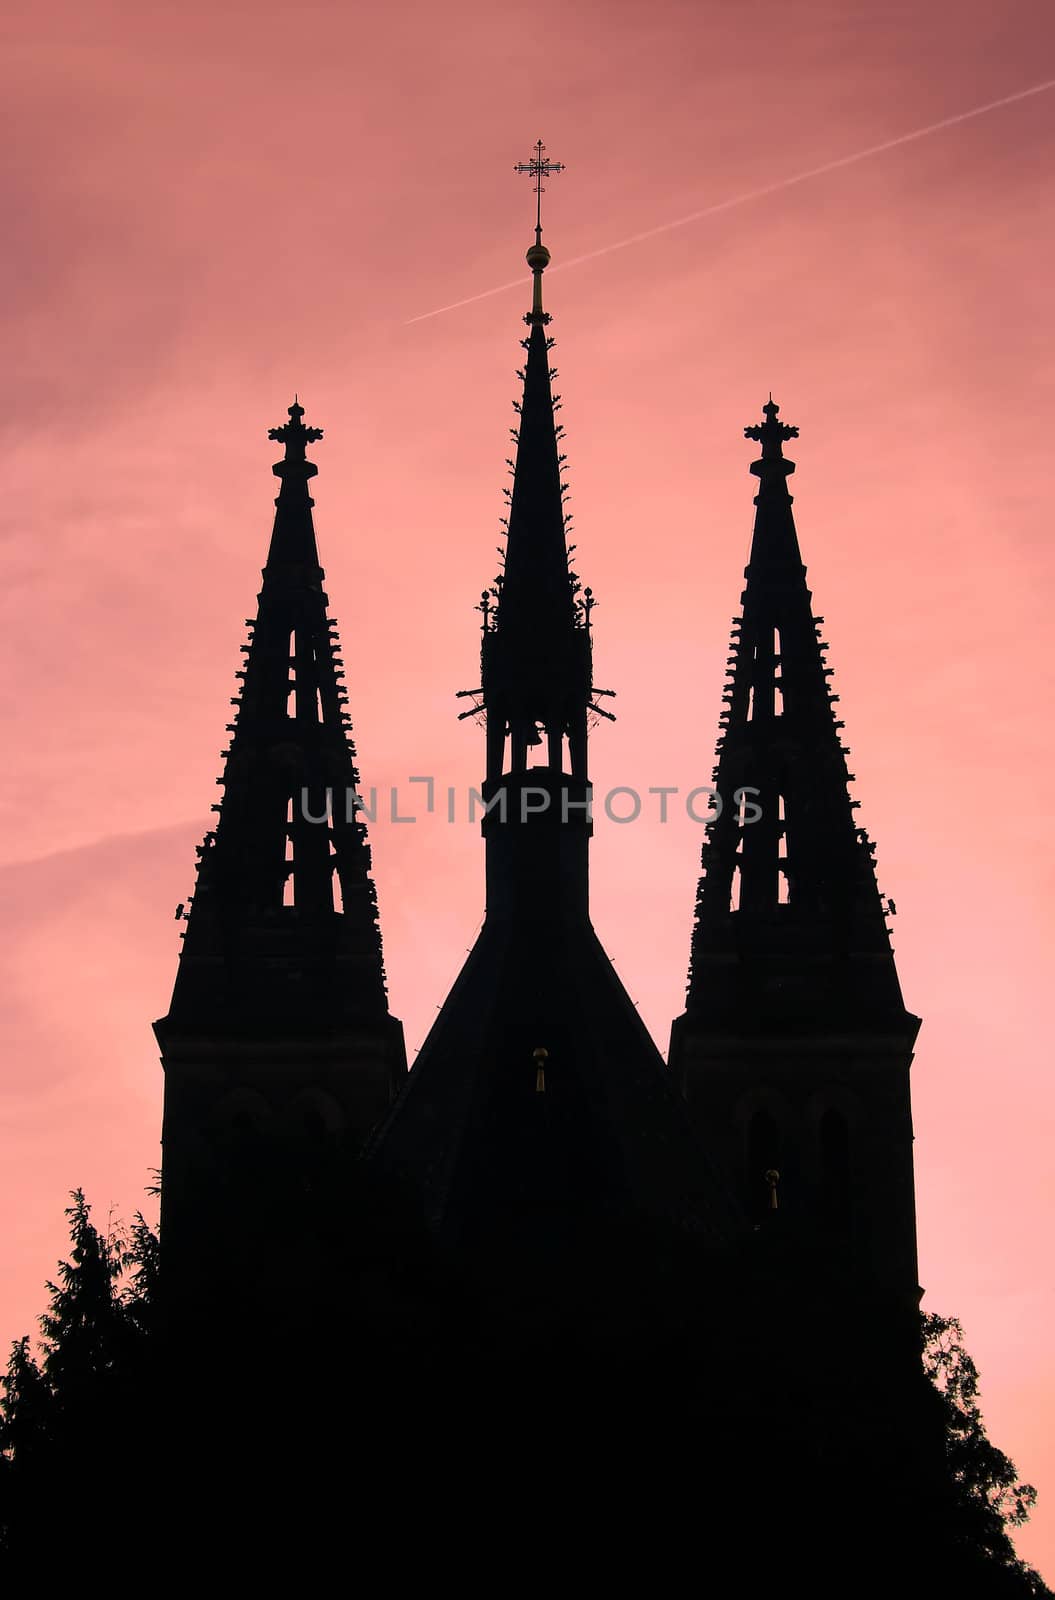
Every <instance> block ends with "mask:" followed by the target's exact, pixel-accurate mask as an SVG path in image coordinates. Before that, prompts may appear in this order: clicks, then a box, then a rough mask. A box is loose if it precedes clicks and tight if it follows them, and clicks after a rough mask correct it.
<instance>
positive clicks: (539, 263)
mask: <svg viewBox="0 0 1055 1600" xmlns="http://www.w3.org/2000/svg"><path fill="white" fill-rule="evenodd" d="M513 171H514V172H526V173H527V174H528V176H529V177H531V178H533V179H534V181H535V243H534V244H533V245H532V246H531V247H530V249H529V250H528V253H527V264H528V266H529V267H530V268H531V273H532V277H533V279H534V294H533V297H532V303H531V310H530V311H529V312H528V314H527V316H526V317H525V318H524V321H525V322H526V323H528V324H529V326H532V327H534V326H535V325H536V324H539V325H542V324H545V323H547V322H548V321H549V314H548V312H545V311H543V309H542V274H543V273H544V272H545V270H546V268H547V267H548V266H549V251H548V250H547V249H546V246H545V245H544V244H543V243H542V194H543V189H544V185H543V182H542V180H543V178H548V177H550V175H551V174H552V173H554V172H563V171H564V162H563V161H550V160H549V159H548V157H547V155H546V146H545V145H544V144H543V143H542V140H541V139H539V140H537V141H536V144H535V153H534V155H533V156H532V157H531V160H530V161H518V162H517V164H516V166H515V167H514V168H513Z"/></svg>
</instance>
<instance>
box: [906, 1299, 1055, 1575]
mask: <svg viewBox="0 0 1055 1600" xmlns="http://www.w3.org/2000/svg"><path fill="white" fill-rule="evenodd" d="M923 1365H924V1371H925V1372H926V1375H927V1377H928V1378H929V1379H930V1382H931V1383H932V1384H933V1386H934V1389H935V1392H936V1393H937V1395H938V1398H939V1403H940V1406H941V1412H942V1422H943V1428H944V1435H945V1460H946V1465H947V1467H948V1472H949V1477H950V1480H951V1488H952V1519H951V1520H952V1535H953V1541H954V1544H955V1546H956V1547H958V1550H959V1551H960V1552H962V1554H963V1555H964V1556H966V1557H969V1558H972V1559H974V1560H977V1559H978V1558H979V1557H980V1558H981V1559H982V1561H983V1563H985V1564H986V1566H988V1567H991V1568H993V1569H995V1573H994V1576H995V1575H996V1574H999V1575H1002V1576H1003V1577H1004V1578H1005V1587H1004V1588H1000V1589H997V1590H996V1591H995V1592H996V1593H997V1594H1001V1595H1002V1594H1005V1593H1006V1594H1007V1595H1009V1596H1017V1595H1022V1596H1045V1595H1050V1594H1051V1590H1050V1589H1048V1587H1047V1586H1046V1585H1045V1583H1044V1581H1043V1579H1042V1578H1041V1577H1040V1574H1039V1573H1037V1572H1035V1571H1034V1570H1033V1568H1032V1567H1030V1566H1029V1565H1028V1564H1027V1563H1026V1562H1025V1561H1021V1560H1020V1559H1019V1558H1018V1557H1017V1556H1016V1554H1015V1547H1014V1545H1013V1543H1012V1541H1011V1535H1010V1532H1009V1529H1011V1528H1019V1527H1021V1526H1022V1524H1023V1523H1025V1522H1026V1521H1028V1519H1029V1514H1030V1512H1031V1511H1032V1509H1033V1506H1034V1504H1035V1502H1036V1498H1037V1491H1036V1489H1034V1487H1033V1485H1032V1484H1029V1483H1020V1482H1019V1481H1018V1473H1017V1472H1016V1470H1015V1464H1014V1462H1013V1461H1011V1460H1010V1459H1009V1458H1008V1457H1007V1456H1006V1455H1005V1454H1004V1452H1003V1451H1002V1450H998V1449H997V1447H996V1445H994V1444H993V1443H992V1442H991V1440H990V1439H989V1437H988V1435H987V1434H986V1431H985V1424H984V1422H983V1420H982V1412H981V1407H980V1405H979V1379H978V1368H977V1367H976V1366H975V1364H974V1362H973V1361H972V1359H971V1357H970V1355H969V1354H968V1352H967V1349H966V1348H965V1346H964V1342H963V1327H962V1326H961V1324H960V1322H959V1319H958V1318H956V1317H940V1316H937V1315H935V1314H933V1313H925V1314H924V1316H923Z"/></svg>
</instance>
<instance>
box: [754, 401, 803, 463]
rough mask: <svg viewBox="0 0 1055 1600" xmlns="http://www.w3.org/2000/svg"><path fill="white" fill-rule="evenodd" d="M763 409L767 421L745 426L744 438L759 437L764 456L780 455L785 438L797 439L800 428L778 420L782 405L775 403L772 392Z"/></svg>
mask: <svg viewBox="0 0 1055 1600" xmlns="http://www.w3.org/2000/svg"><path fill="white" fill-rule="evenodd" d="M762 410H763V412H764V413H765V418H766V420H765V422H756V423H755V425H754V427H753V428H745V429H744V438H745V439H757V440H758V441H759V442H760V443H761V446H762V454H763V456H774V455H776V456H779V455H780V454H781V449H780V446H781V445H782V443H783V442H784V440H785V439H797V438H798V436H799V430H798V428H792V427H791V426H789V424H788V423H786V422H778V421H777V412H778V411H779V410H780V407H779V406H778V405H775V404H774V401H773V396H772V394H770V396H769V400H768V401H767V403H766V404H765V405H764V406H763V407H762Z"/></svg>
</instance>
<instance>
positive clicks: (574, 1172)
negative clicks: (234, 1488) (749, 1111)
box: [368, 225, 734, 1274]
mask: <svg viewBox="0 0 1055 1600" xmlns="http://www.w3.org/2000/svg"><path fill="white" fill-rule="evenodd" d="M549 259H550V257H549V252H548V250H547V249H546V247H545V245H543V244H542V242H541V225H538V226H537V228H536V240H535V243H534V244H533V245H532V246H531V248H530V249H529V250H528V252H527V261H528V265H529V267H530V268H531V271H532V275H533V279H534V294H533V305H532V309H531V311H530V312H528V314H527V315H526V317H525V319H524V320H525V322H526V323H527V325H528V329H529V332H528V336H527V337H526V338H525V339H524V340H523V345H524V348H525V350H526V352H527V360H526V363H525V366H524V369H523V371H522V373H521V374H520V376H522V379H523V398H522V400H521V401H520V402H519V403H517V411H518V413H519V422H518V427H517V428H516V429H514V436H515V442H516V458H515V463H514V464H513V488H512V493H511V497H510V511H509V519H508V537H507V542H506V551H505V563H504V568H503V571H502V573H501V574H500V576H499V577H498V579H497V580H496V582H495V584H494V586H493V587H492V588H491V589H490V590H488V591H485V592H484V594H483V596H482V598H481V605H480V610H481V612H482V618H483V630H482V641H481V643H482V649H481V681H480V689H479V690H478V691H470V692H471V693H472V695H473V697H474V700H475V701H476V702H477V704H478V707H479V715H480V716H481V717H482V718H483V719H484V720H485V722H486V730H487V733H486V752H487V765H486V778H485V781H484V783H483V787H482V800H483V803H484V805H485V806H486V814H485V816H484V818H483V823H482V829H483V835H484V839H485V841H486V897H487V909H486V916H485V920H484V923H483V927H482V929H481V932H480V936H479V938H478V940H477V942H476V945H475V947H474V948H473V949H472V951H471V952H470V955H469V958H468V960H467V961H466V963H465V966H464V968H463V970H462V972H461V974H460V976H459V978H458V980H457V982H456V983H455V985H454V988H453V990H452V991H451V994H450V995H449V997H448V998H447V1001H446V1003H445V1004H444V1005H443V1007H442V1008H441V1010H440V1014H439V1016H438V1017H437V1019H436V1021H435V1023H434V1025H433V1027H432V1029H431V1031H430V1033H429V1036H428V1038H427V1039H426V1041H425V1043H424V1045H423V1046H422V1049H421V1052H420V1054H419V1056H418V1059H417V1061H416V1063H415V1065H414V1067H413V1070H412V1071H411V1073H410V1076H409V1078H408V1080H407V1083H406V1086H405V1089H404V1091H403V1093H402V1095H401V1096H400V1099H399V1101H398V1103H397V1104H396V1105H395V1106H394V1107H393V1109H392V1112H391V1113H390V1115H389V1117H388V1118H387V1120H386V1122H385V1123H384V1125H383V1126H382V1128H381V1129H380V1130H379V1132H378V1133H377V1135H376V1136H375V1137H374V1139H373V1140H372V1141H371V1145H370V1148H369V1151H368V1159H369V1162H370V1165H371V1168H372V1169H373V1170H374V1171H375V1172H377V1173H384V1174H386V1175H388V1176H389V1177H391V1178H394V1179H400V1180H402V1181H403V1182H404V1183H405V1184H406V1185H408V1186H410V1187H412V1188H413V1189H414V1191H415V1193H416V1194H417V1196H418V1197H419V1199H420V1202H421V1205H422V1208H423V1213H424V1218H425V1221H426V1225H427V1226H428V1227H430V1228H431V1229H433V1230H436V1231H438V1232H439V1233H440V1234H442V1236H443V1237H444V1239H445V1241H446V1242H447V1243H448V1244H451V1245H455V1246H462V1245H464V1246H466V1247H470V1248H471V1247H472V1242H473V1241H475V1243H476V1244H477V1245H479V1247H480V1248H485V1249H487V1251H488V1252H489V1259H492V1260H493V1251H494V1247H495V1245H496V1244H497V1243H498V1242H499V1241H500V1244H501V1250H502V1252H503V1254H505V1255H506V1256H508V1255H509V1254H510V1253H511V1252H513V1253H516V1250H517V1247H518V1245H523V1246H525V1247H526V1248H528V1250H529V1251H537V1250H542V1251H543V1252H544V1253H545V1254H547V1255H548V1256H549V1257H550V1258H551V1259H552V1258H554V1257H556V1256H567V1257H568V1258H569V1261H570V1259H572V1258H574V1255H575V1252H576V1250H577V1248H579V1247H581V1245H582V1240H583V1236H584V1230H585V1234H586V1235H587V1236H589V1237H591V1238H592V1237H593V1236H594V1235H595V1233H596V1230H597V1228H598V1227H602V1226H607V1225H610V1226H612V1227H619V1226H620V1225H621V1224H623V1223H625V1222H626V1221H627V1219H628V1218H630V1217H632V1218H634V1219H636V1220H639V1221H640V1220H643V1219H651V1220H653V1221H655V1222H659V1223H665V1224H670V1225H673V1226H684V1227H685V1228H686V1229H688V1230H690V1231H692V1232H693V1233H695V1234H698V1235H701V1236H707V1237H711V1238H715V1239H717V1238H721V1237H724V1236H725V1235H726V1234H727V1233H728V1231H729V1230H730V1228H732V1227H733V1226H734V1221H733V1218H734V1212H733V1209H732V1208H731V1207H730V1205H729V1203H728V1200H727V1198H726V1196H725V1195H724V1193H723V1192H722V1190H721V1187H720V1185H718V1184H717V1183H716V1182H715V1181H714V1179H713V1177H712V1174H711V1171H710V1167H709V1164H708V1161H707V1159H706V1157H705V1156H703V1155H702V1154H701V1152H700V1150H699V1148H698V1146H697V1145H696V1143H695V1141H694V1140H693V1139H692V1136H691V1132H690V1129H689V1126H688V1120H687V1118H686V1116H685V1113H684V1107H683V1106H682V1105H681V1103H680V1101H679V1099H678V1096H677V1094H676V1093H675V1091H674V1088H673V1085H672V1083H671V1081H670V1076H669V1074H668V1072H667V1070H666V1067H665V1066H664V1063H663V1060H662V1058H661V1056H660V1054H659V1052H658V1051H657V1049H656V1047H655V1045H654V1044H653V1042H652V1040H651V1038H650V1036H649V1034H648V1032H647V1030H646V1029H645V1026H644V1024H643V1023H642V1021H641V1018H640V1016H639V1014H638V1011H637V1008H636V1007H635V1005H634V1004H633V1002H632V1000H631V999H630V997H629V996H628V994H627V993H626V990H625V989H624V987H623V985H622V983H621V982H620V980H619V978H618V976H617V974H616V972H615V969H614V968H613V966H612V963H611V961H610V959H609V958H608V956H607V955H606V954H605V952H604V949H603V948H602V946H601V944H600V942H599V940H598V938H597V935H596V933H595V932H594V930H593V926H592V924H591V921H590V915H589V893H588V889H589V880H588V855H589V843H590V837H591V834H592V831H593V828H592V820H591V814H592V795H591V788H590V783H589V777H588V771H587V755H588V740H587V724H588V721H589V719H590V716H591V714H596V713H598V712H599V711H600V708H599V706H598V704H597V696H598V695H599V694H604V693H605V691H600V690H597V689H596V688H595V686H594V683H593V669H592V643H593V639H592V627H591V612H592V608H593V594H592V591H591V590H590V589H589V588H585V589H584V588H583V587H582V586H581V583H580V580H579V578H578V577H577V576H576V574H575V572H574V571H573V570H572V568H571V565H570V562H569V552H568V545H567V537H566V517H565V511H564V499H563V497H564V491H565V488H566V483H565V480H564V476H563V474H564V471H565V465H566V462H565V456H564V452H563V449H562V439H561V434H562V432H563V430H562V428H561V427H560V425H559V424H558V423H557V421H556V417H555V407H556V405H557V404H559V399H556V398H555V397H554V395H553V393H552V389H551V378H552V375H553V374H552V371H551V368H550V349H551V346H552V340H551V339H550V338H549V337H548V336H547V333H546V327H547V324H548V323H549V320H550V317H549V313H548V312H546V311H544V310H543V306H542V275H543V272H544V271H545V268H546V266H547V265H548V262H549ZM602 714H604V713H602ZM532 756H535V757H536V758H538V759H537V764H532V759H531V758H532ZM522 1270H523V1263H522V1262H521V1261H520V1260H519V1258H518V1264H517V1273H518V1274H520V1273H521V1272H522Z"/></svg>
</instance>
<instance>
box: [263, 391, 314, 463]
mask: <svg viewBox="0 0 1055 1600" xmlns="http://www.w3.org/2000/svg"><path fill="white" fill-rule="evenodd" d="M303 415H304V407H303V406H302V405H301V404H300V401H299V400H298V399H297V397H296V395H294V397H293V404H292V405H291V406H290V407H289V417H290V420H289V421H288V422H284V423H283V424H282V426H281V427H280V428H269V429H268V430H267V436H268V438H269V439H277V440H278V442H279V444H284V445H285V447H286V460H287V461H303V460H304V450H305V446H307V445H309V444H314V442H315V440H316V439H321V438H322V429H321V428H306V427H305V426H304V424H303V423H302V422H301V420H300V419H301V417H302V416H303Z"/></svg>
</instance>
